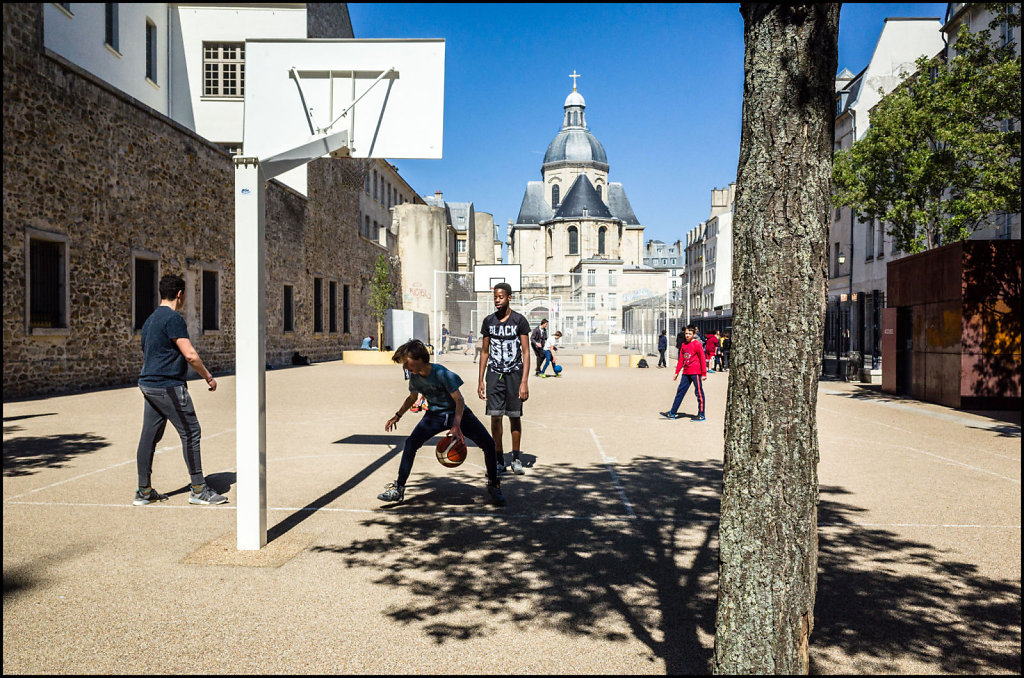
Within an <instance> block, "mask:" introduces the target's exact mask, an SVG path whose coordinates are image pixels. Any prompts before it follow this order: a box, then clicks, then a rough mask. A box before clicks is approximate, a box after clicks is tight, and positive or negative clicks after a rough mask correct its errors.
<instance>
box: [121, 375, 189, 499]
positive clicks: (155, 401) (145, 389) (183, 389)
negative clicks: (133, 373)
mask: <svg viewBox="0 0 1024 678" xmlns="http://www.w3.org/2000/svg"><path fill="white" fill-rule="evenodd" d="M139 389H140V390H141V391H142V395H143V397H144V398H145V399H146V410H145V413H144V414H143V416H142V436H141V437H140V438H139V449H138V452H137V453H136V461H137V463H138V469H139V487H149V483H150V479H151V476H152V473H153V455H154V454H155V453H156V444H157V442H158V441H159V440H160V438H161V437H163V435H164V428H165V427H166V426H167V422H168V421H170V422H171V425H172V426H173V427H174V428H175V429H176V430H177V431H178V435H179V436H180V437H181V451H182V454H184V455H185V465H186V466H188V473H189V475H190V476H192V484H193V485H202V484H203V483H205V482H206V478H205V477H204V476H203V462H202V460H201V459H200V457H199V438H200V435H201V431H200V429H199V419H197V418H196V408H195V406H194V405H193V404H192V396H190V395H189V394H188V386H186V385H185V384H182V385H181V386H169V387H167V388H152V387H149V386H140V387H139Z"/></svg>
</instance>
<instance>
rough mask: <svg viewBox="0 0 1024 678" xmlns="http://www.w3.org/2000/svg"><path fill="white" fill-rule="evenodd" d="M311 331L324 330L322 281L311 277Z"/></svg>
mask: <svg viewBox="0 0 1024 678" xmlns="http://www.w3.org/2000/svg"><path fill="white" fill-rule="evenodd" d="M313 331H314V332H323V331H324V281H323V278H313Z"/></svg>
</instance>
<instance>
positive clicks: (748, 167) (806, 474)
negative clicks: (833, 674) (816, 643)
mask: <svg viewBox="0 0 1024 678" xmlns="http://www.w3.org/2000/svg"><path fill="white" fill-rule="evenodd" d="M740 12H741V14H742V15H743V20H744V39H745V44H746V55H745V59H744V70H745V78H744V88H743V127H742V136H741V139H740V159H739V168H738V171H737V179H736V212H735V218H734V225H733V251H734V254H733V301H734V313H735V315H734V319H733V330H734V337H735V342H734V344H733V349H732V365H731V366H730V367H731V369H730V371H729V382H730V383H729V395H728V399H727V403H726V415H725V467H724V474H723V489H722V514H721V527H720V532H719V540H720V555H719V584H718V615H717V620H716V629H715V656H714V670H715V672H716V673H719V674H722V673H807V671H808V654H807V648H808V641H809V638H810V633H811V628H812V626H813V623H814V617H813V612H814V596H815V588H816V582H817V567H818V536H817V523H818V521H817V503H818V475H817V463H818V437H817V425H816V419H815V405H816V403H817V388H818V374H819V372H820V369H821V351H822V341H823V323H824V315H825V293H826V286H827V261H826V260H827V241H828V223H829V222H828V219H829V214H830V202H829V198H830V191H831V174H832V145H833V142H834V125H835V119H834V116H833V111H834V106H835V85H834V82H835V80H834V78H835V73H836V63H837V38H838V33H839V5H838V4H829V5H825V4H820V5H799V6H789V7H786V6H780V5H774V4H767V3H764V4H761V3H758V4H744V5H742V6H741V9H740Z"/></svg>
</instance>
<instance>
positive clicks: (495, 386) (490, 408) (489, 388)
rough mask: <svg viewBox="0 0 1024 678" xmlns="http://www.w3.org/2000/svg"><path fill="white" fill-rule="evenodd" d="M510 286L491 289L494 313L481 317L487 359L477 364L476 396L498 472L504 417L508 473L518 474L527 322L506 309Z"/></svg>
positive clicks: (527, 363)
mask: <svg viewBox="0 0 1024 678" xmlns="http://www.w3.org/2000/svg"><path fill="white" fill-rule="evenodd" d="M511 296H512V286H511V285H509V284H508V283H498V284H497V285H495V286H494V308H495V309H496V310H495V312H494V313H492V314H491V315H489V316H487V317H486V318H484V322H483V325H482V326H481V327H480V336H482V337H483V338H484V345H483V351H484V353H485V354H486V355H487V360H486V361H484V360H481V361H480V381H479V384H478V386H477V395H478V396H480V399H481V400H486V401H487V414H488V415H490V417H491V436H493V437H494V448H495V451H496V453H497V461H498V472H499V473H503V472H504V471H505V461H504V460H505V456H504V449H503V447H502V439H501V438H502V433H503V431H502V426H501V422H502V417H505V416H507V417H508V421H509V428H511V429H512V472H513V473H516V474H519V475H521V474H522V473H523V463H522V461H521V460H520V458H519V457H520V450H519V446H520V443H521V439H522V433H523V426H522V416H523V402H525V401H526V399H527V398H529V397H530V388H529V386H528V384H527V379H528V378H529V374H530V348H529V336H530V323H529V322H528V321H527V320H526V318H524V317H523V316H522V315H520V314H519V313H516V312H515V311H513V310H512V309H511V308H509V298H510V297H511Z"/></svg>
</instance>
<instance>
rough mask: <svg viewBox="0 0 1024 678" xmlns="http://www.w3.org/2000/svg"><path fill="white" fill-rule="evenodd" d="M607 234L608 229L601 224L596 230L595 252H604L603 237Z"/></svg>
mask: <svg viewBox="0 0 1024 678" xmlns="http://www.w3.org/2000/svg"><path fill="white" fill-rule="evenodd" d="M607 235H608V229H607V228H605V227H604V226H602V227H601V228H600V229H598V231H597V253H598V254H604V245H605V239H606V236H607Z"/></svg>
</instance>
